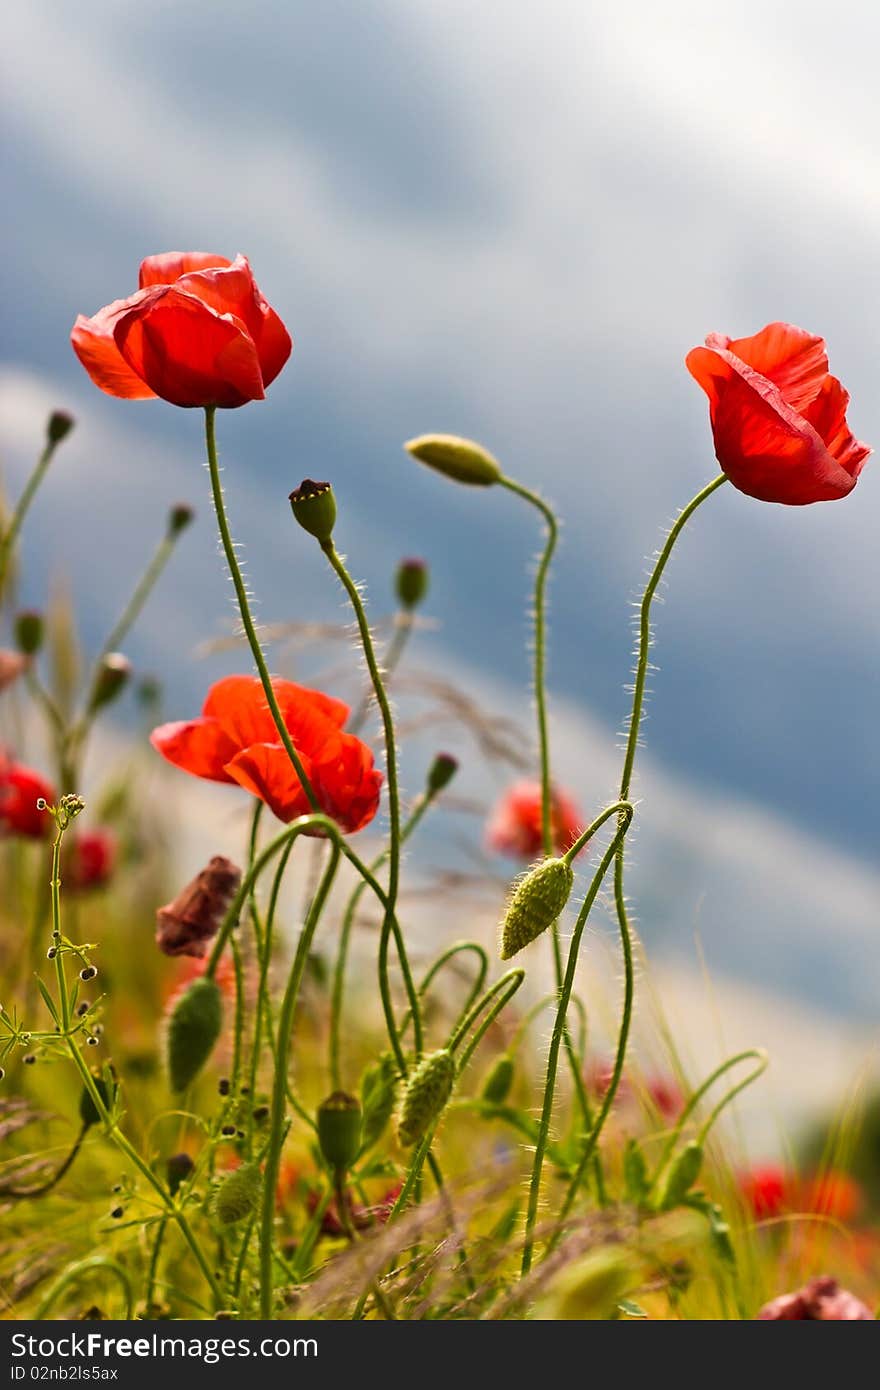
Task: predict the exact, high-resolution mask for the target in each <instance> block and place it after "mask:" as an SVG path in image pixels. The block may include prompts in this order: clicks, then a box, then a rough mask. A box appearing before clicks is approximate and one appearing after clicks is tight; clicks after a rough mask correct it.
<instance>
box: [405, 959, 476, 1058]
mask: <svg viewBox="0 0 880 1390" xmlns="http://www.w3.org/2000/svg"><path fill="white" fill-rule="evenodd" d="M465 951H471V952H473V954H474V955H475V956H477V958H478V959H479V962H480V964H479V968H478V970H477V973H476V975H475V976H474V981H473V984H472V985H471V987H470V989H469V990H468V996H467V999H466V1000H465V1002H464V1004H463V1006H462V1011H461V1016H460V1017H462V1018H463V1017H464V1015H465V1014H466V1013H467V1012H468V1010H469V1009H470V1008H471V1006H472V1004H473V1002H474V1000H475V999H476V997H477V995H478V994H479V993H480V990H481V989H482V988H483V986H484V984H485V983H486V976H487V975H488V973H489V955H488V952H487V951H486V950H485V948H484V947H482V946H481V945H480V944H479V942H477V941H455V942H453V944H452V945H451V946H448V947H447V948H446V950H445V951H443V952H442V953H441V954H440V955H439V956H438V957H437V959H436V960H435V961H434V963H433V964H432V965H431V966H430V967H429V969H428V970H427V971H426V973H425V975H424V977H423V979H422V983H421V984H420V985H419V998H420V999H424V997H425V995H426V994H427V992H428V990H429V989H430V988H431V985H432V983H433V981H434V978H435V977H436V975H437V974H438V973H439V972H440V971H441V970H442V969H443V966H444V965H446V964H447V963H448V962H449V961H450V960H453V959H454V957H455V956H460V955H463V954H464V952H465ZM411 1017H412V1010H410V1011H409V1012H407V1013H406V1014H404V1016H403V1018H402V1019H401V1021H400V1028H399V1032H400V1036H401V1037H403V1035H404V1034H405V1033H406V1030H407V1028H408V1027H409V1022H410V1019H411Z"/></svg>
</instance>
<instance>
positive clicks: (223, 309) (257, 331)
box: [178, 255, 293, 386]
mask: <svg viewBox="0 0 880 1390" xmlns="http://www.w3.org/2000/svg"><path fill="white" fill-rule="evenodd" d="M178 289H180V290H184V291H186V293H187V294H192V295H194V296H195V297H196V299H200V300H201V301H202V303H203V304H207V305H209V307H210V308H212V309H214V310H215V311H216V312H217V313H218V314H234V315H235V316H236V318H239V319H241V321H242V323H244V324H246V326H247V330H248V332H249V333H250V335H251V337H252V338H253V340H254V344H255V346H256V349H257V356H258V357H259V359H260V368H261V371H262V375H263V385H264V386H268V385H269V384H270V382H272V381H274V380H275V378H276V376H277V375H278V373H279V372H280V371H281V368H282V367H283V366H284V364H285V362H286V361H287V359H288V357H289V356H290V353H291V349H292V346H293V344H292V342H291V339H290V334H289V333H288V331H287V329H286V328H285V327H284V324H283V323H282V322H281V319H280V318H279V317H278V315H277V314H276V313H275V310H274V309H273V308H272V307H271V306H270V305H269V303H268V302H267V301H266V300H265V299H264V297H263V295H262V294H261V293H260V290H259V288H258V286H257V282H256V281H255V279H254V276H253V271H252V270H251V267H250V263H249V261H248V259H247V257H246V256H241V255H239V256H236V258H235V260H234V261H233V262H232V263H231V264H230V263H229V262H228V261H227V262H226V263H225V265H223V266H220V267H211V268H207V269H204V270H197V271H194V272H193V273H192V274H187V275H185V276H184V277H183V278H182V280H181V281H180V284H179V285H178Z"/></svg>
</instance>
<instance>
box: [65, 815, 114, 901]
mask: <svg viewBox="0 0 880 1390" xmlns="http://www.w3.org/2000/svg"><path fill="white" fill-rule="evenodd" d="M64 848H65V851H66V853H65V855H64V861H63V864H62V869H61V872H62V877H63V879H64V886H65V888H66V889H67V891H68V893H69V892H75V893H85V892H88V890H89V889H91V888H103V887H104V885H105V884H106V883H108V882H109V881H110V879H111V877H112V875H113V870H114V869H115V868H116V859H117V854H118V845H117V841H116V836H115V835H114V834H113V831H112V830H108V829H107V828H106V827H103V826H98V827H97V828H96V829H95V830H83V831H82V832H81V833H79V834H76V833H73V834H72V835H71V837H70V838H69V839H68V838H66V837H65V842H64Z"/></svg>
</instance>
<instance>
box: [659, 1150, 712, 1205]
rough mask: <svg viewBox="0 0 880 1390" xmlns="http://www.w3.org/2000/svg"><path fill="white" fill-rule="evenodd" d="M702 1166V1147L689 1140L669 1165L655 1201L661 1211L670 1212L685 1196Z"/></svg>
mask: <svg viewBox="0 0 880 1390" xmlns="http://www.w3.org/2000/svg"><path fill="white" fill-rule="evenodd" d="M702 1166H703V1147H702V1145H701V1144H698V1143H696V1141H695V1140H691V1142H690V1143H689V1144H685V1146H684V1148H683V1149H682V1151H681V1153H680V1154H679V1155H678V1157H677V1158H676V1159H675V1160H674V1161H673V1162H672V1163H671V1164H670V1166H669V1168H668V1170H667V1173H666V1177H665V1178H664V1180H663V1185H662V1187H661V1189H660V1193H659V1196H658V1199H657V1205H658V1207H659V1209H660V1210H661V1211H671V1210H672V1208H673V1207H677V1206H678V1205H679V1203H680V1202H681V1201H682V1199H683V1198H684V1197H686V1196H687V1194H688V1192H689V1191H690V1189H691V1188H692V1187H693V1185H694V1183H695V1182H696V1181H697V1178H698V1177H699V1176H700V1169H701V1168H702Z"/></svg>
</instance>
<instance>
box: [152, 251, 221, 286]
mask: <svg viewBox="0 0 880 1390" xmlns="http://www.w3.org/2000/svg"><path fill="white" fill-rule="evenodd" d="M229 264H230V262H229V261H228V260H227V258H226V256H215V255H213V254H212V253H211V252H210V251H163V252H161V253H160V254H159V255H157V256H147V257H146V259H145V260H143V261H141V268H140V274H139V276H138V284H139V286H140V288H141V289H142V290H145V289H147V288H148V287H149V286H150V285H173V284H174V282H175V280H179V279H180V277H181V275H188V274H190V272H191V271H193V270H207V269H209V268H210V267H212V266H223V265H229Z"/></svg>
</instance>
